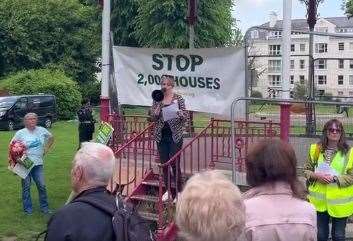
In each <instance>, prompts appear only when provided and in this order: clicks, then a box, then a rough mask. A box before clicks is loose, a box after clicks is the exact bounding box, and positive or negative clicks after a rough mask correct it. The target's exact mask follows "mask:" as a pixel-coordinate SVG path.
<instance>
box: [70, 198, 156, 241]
mask: <svg viewBox="0 0 353 241" xmlns="http://www.w3.org/2000/svg"><path fill="white" fill-rule="evenodd" d="M74 202H84V203H87V204H90V205H91V206H93V207H95V208H97V209H99V210H101V211H103V212H105V213H107V214H109V215H110V216H112V223H113V229H114V234H115V240H116V241H153V240H154V237H153V233H152V231H151V230H150V229H149V226H148V224H147V222H146V221H145V220H143V219H142V218H141V217H140V216H139V215H138V214H137V213H136V212H135V211H134V210H133V209H132V208H130V207H128V206H127V205H126V204H125V203H124V202H123V201H122V200H121V199H120V198H119V197H117V198H116V205H114V206H112V205H111V203H104V202H102V201H101V200H100V199H97V198H94V197H90V196H83V197H79V198H77V199H75V200H74Z"/></svg>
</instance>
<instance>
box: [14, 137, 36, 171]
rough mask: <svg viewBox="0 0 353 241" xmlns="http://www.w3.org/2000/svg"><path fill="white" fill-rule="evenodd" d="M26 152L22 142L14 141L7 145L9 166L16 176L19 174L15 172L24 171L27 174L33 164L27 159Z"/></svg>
mask: <svg viewBox="0 0 353 241" xmlns="http://www.w3.org/2000/svg"><path fill="white" fill-rule="evenodd" d="M26 150H27V148H26V145H25V144H24V143H23V142H22V141H18V140H15V141H12V142H11V143H10V145H9V164H10V168H11V169H12V171H14V172H15V173H16V174H19V173H18V172H17V170H24V171H25V173H27V172H29V170H30V169H31V168H32V167H33V162H32V161H31V160H30V159H29V158H28V157H27V155H26ZM25 169H27V170H25Z"/></svg>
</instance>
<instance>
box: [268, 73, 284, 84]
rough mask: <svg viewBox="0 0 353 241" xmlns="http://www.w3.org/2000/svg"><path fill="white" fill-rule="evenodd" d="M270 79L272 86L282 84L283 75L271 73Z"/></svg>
mask: <svg viewBox="0 0 353 241" xmlns="http://www.w3.org/2000/svg"><path fill="white" fill-rule="evenodd" d="M268 81H269V84H270V86H281V76H280V75H269V76H268Z"/></svg>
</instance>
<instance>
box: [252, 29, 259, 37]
mask: <svg viewBox="0 0 353 241" xmlns="http://www.w3.org/2000/svg"><path fill="white" fill-rule="evenodd" d="M251 38H253V39H257V38H259V31H257V30H254V31H251Z"/></svg>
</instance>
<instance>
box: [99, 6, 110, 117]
mask: <svg viewBox="0 0 353 241" xmlns="http://www.w3.org/2000/svg"><path fill="white" fill-rule="evenodd" d="M101 2H102V0H100V3H101ZM109 68H110V0H104V1H103V12H102V83H101V96H100V107H101V108H100V119H101V121H108V118H109V113H110V98H109V80H110V79H109V74H110V73H109Z"/></svg>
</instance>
